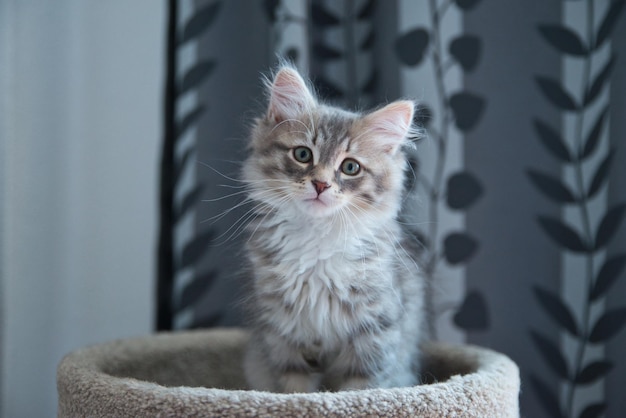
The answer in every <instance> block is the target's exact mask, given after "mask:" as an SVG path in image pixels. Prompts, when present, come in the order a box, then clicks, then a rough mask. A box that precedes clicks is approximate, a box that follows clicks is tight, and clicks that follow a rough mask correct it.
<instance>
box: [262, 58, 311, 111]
mask: <svg viewBox="0 0 626 418" xmlns="http://www.w3.org/2000/svg"><path fill="white" fill-rule="evenodd" d="M314 104H315V98H314V97H313V95H312V94H311V91H310V90H309V88H308V87H307V85H306V83H305V81H304V80H303V79H302V77H300V74H298V72H297V71H296V70H294V69H293V68H290V67H283V68H281V69H280V71H278V73H277V74H276V76H275V77H274V81H273V82H272V84H271V86H270V104H269V107H268V109H267V116H268V118H269V119H270V120H272V121H274V122H282V121H284V120H287V119H293V118H296V117H297V116H299V115H300V114H302V113H303V112H306V111H307V109H308V108H310V107H312V106H313V105H314Z"/></svg>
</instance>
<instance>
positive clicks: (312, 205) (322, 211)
mask: <svg viewBox="0 0 626 418" xmlns="http://www.w3.org/2000/svg"><path fill="white" fill-rule="evenodd" d="M302 202H303V203H304V205H303V208H302V209H304V211H305V212H306V213H308V214H309V215H312V216H315V217H318V216H327V215H330V214H331V213H333V212H334V210H335V205H334V204H333V202H329V201H327V200H326V199H321V198H320V196H317V197H311V198H308V199H304V200H303V201H302Z"/></svg>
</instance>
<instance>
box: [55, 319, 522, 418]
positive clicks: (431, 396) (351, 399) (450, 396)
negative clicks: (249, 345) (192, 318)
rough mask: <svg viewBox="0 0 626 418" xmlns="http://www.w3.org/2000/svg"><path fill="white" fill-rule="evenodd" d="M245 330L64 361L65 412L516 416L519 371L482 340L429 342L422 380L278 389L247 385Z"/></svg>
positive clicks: (142, 342) (167, 339)
mask: <svg viewBox="0 0 626 418" xmlns="http://www.w3.org/2000/svg"><path fill="white" fill-rule="evenodd" d="M247 340H248V335H247V333H246V332H245V331H244V330H241V329H234V328H233V329H214V330H204V331H187V332H174V333H163V334H156V335H151V336H147V337H141V338H134V339H126V340H119V341H113V342H109V343H104V344H100V345H95V346H92V347H87V348H83V349H79V350H77V351H75V352H72V353H70V354H68V355H67V356H66V357H65V358H64V359H63V360H62V361H61V363H60V364H59V367H58V371H57V389H58V396H59V399H58V400H59V403H58V416H59V417H95V418H98V417H135V418H141V417H179V418H186V417H275V416H285V417H305V416H306V417H315V416H325V417H361V416H363V417H365V416H370V417H433V418H434V417H438V418H440V417H481V418H483V417H519V405H518V395H519V387H520V379H519V370H518V368H517V366H516V365H515V364H514V363H513V362H512V361H511V360H510V359H509V358H507V357H506V356H504V355H502V354H499V353H496V352H494V351H491V350H487V349H485V348H478V347H473V346H468V345H460V346H453V345H447V344H442V343H430V344H428V345H426V346H425V347H424V352H423V363H424V373H423V375H422V380H423V381H424V382H425V383H424V384H421V385H418V386H414V387H405V388H394V389H368V390H359V391H346V392H334V393H331V392H321V393H302V394H280V393H269V392H260V391H253V390H247V389H246V383H245V378H244V375H243V370H242V366H241V364H242V358H243V352H244V348H245V345H246V342H247Z"/></svg>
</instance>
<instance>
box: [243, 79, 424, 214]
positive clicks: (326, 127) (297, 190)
mask: <svg viewBox="0 0 626 418" xmlns="http://www.w3.org/2000/svg"><path fill="white" fill-rule="evenodd" d="M412 115H413V104H412V103H411V102H396V103H393V104H391V105H388V106H387V107H385V108H383V109H381V110H378V111H376V112H374V113H370V114H368V115H358V114H354V113H349V112H345V111H342V110H340V109H337V108H332V107H328V106H324V105H320V104H318V103H317V101H316V100H315V99H314V98H313V96H312V95H311V93H310V92H309V90H308V88H307V87H306V85H305V84H304V82H303V81H302V79H301V78H300V76H299V75H298V74H297V73H296V72H295V71H294V70H292V69H282V70H281V71H280V72H279V73H278V74H277V75H276V78H275V79H274V82H273V84H272V87H271V99H270V105H269V109H268V113H267V115H266V117H265V118H263V119H260V120H258V121H257V125H256V127H255V129H254V131H253V135H252V150H253V153H252V155H251V157H250V158H249V159H248V160H247V162H246V164H245V167H244V178H245V180H246V181H247V182H248V183H249V185H250V189H251V197H252V198H254V199H255V200H258V201H260V202H262V203H265V204H267V205H269V206H270V207H271V208H272V209H273V210H276V211H282V212H284V213H285V214H298V213H300V214H306V215H308V216H311V217H316V218H323V217H337V216H341V217H342V219H343V221H344V222H350V219H351V218H354V217H364V216H367V215H368V214H370V215H373V214H374V213H376V214H378V215H384V214H388V215H390V216H395V214H396V212H397V210H398V208H399V204H400V199H401V190H402V183H403V176H404V167H405V161H404V155H403V153H402V152H401V151H400V150H399V148H400V146H401V145H402V143H403V142H404V141H405V137H406V135H407V132H408V129H409V127H410V122H411V119H412ZM346 216H347V217H346Z"/></svg>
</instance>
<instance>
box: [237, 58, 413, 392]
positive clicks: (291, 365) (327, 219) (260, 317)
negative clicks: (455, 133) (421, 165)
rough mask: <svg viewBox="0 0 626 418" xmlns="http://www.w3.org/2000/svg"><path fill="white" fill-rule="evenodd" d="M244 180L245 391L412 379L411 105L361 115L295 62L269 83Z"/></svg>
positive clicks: (305, 389) (376, 384)
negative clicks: (325, 95) (405, 218)
mask: <svg viewBox="0 0 626 418" xmlns="http://www.w3.org/2000/svg"><path fill="white" fill-rule="evenodd" d="M268 89H269V95H270V100H269V106H268V109H267V113H266V114H265V116H264V117H262V118H259V119H258V120H256V123H255V126H254V128H253V130H252V134H251V144H250V146H251V155H250V157H249V158H248V159H247V160H246V162H245V163H244V167H243V180H244V182H245V183H246V184H247V187H248V188H249V198H250V199H251V200H252V201H253V205H254V212H255V220H254V221H253V222H252V223H251V224H250V226H249V231H250V238H249V240H248V244H247V253H248V257H249V261H250V264H251V267H252V276H253V277H252V284H251V289H250V300H249V302H250V306H249V307H248V308H249V310H250V316H251V322H252V324H251V325H252V327H251V328H252V330H251V333H252V337H251V341H250V344H249V346H248V349H247V352H246V357H245V361H244V368H245V373H246V377H247V379H248V382H249V384H250V386H251V388H253V389H257V390H268V391H278V392H312V391H317V390H347V389H362V388H373V387H396V386H409V385H414V384H416V383H417V375H416V374H417V371H418V366H419V353H418V344H419V341H420V335H421V334H422V330H421V329H422V322H423V313H422V293H423V291H422V287H423V279H422V277H421V276H420V272H419V270H418V267H417V265H416V261H415V260H414V259H413V257H412V255H411V254H414V253H415V252H414V251H413V249H409V248H408V247H407V246H408V245H409V244H410V240H409V239H408V235H406V234H405V232H404V231H403V228H402V226H401V225H400V224H399V223H398V221H397V216H398V211H399V209H400V205H401V202H402V197H403V196H402V195H403V182H404V176H405V168H406V166H407V163H406V158H405V155H404V152H403V150H402V148H403V147H404V146H405V145H409V141H408V140H407V136H408V135H409V133H410V131H411V129H412V128H411V122H412V118H413V112H414V104H413V102H411V101H397V102H394V103H391V104H389V105H387V106H386V107H383V108H382V109H380V110H377V111H374V112H372V113H369V114H358V113H352V112H348V111H345V110H341V109H338V108H336V107H331V106H326V105H324V104H321V103H319V102H318V100H317V99H316V98H315V97H314V95H313V93H312V92H311V90H310V89H309V88H308V87H307V84H306V82H305V81H304V80H303V79H302V78H301V76H300V75H299V74H298V72H297V71H296V70H295V69H293V68H291V67H283V68H281V69H280V70H279V71H278V72H277V74H276V75H275V77H274V80H273V82H271V83H268Z"/></svg>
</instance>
